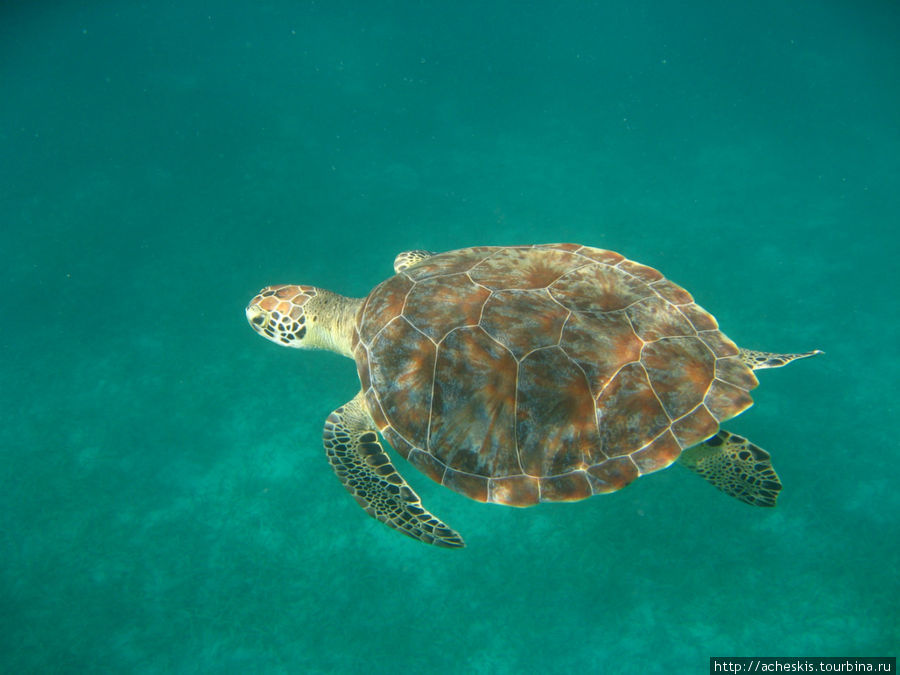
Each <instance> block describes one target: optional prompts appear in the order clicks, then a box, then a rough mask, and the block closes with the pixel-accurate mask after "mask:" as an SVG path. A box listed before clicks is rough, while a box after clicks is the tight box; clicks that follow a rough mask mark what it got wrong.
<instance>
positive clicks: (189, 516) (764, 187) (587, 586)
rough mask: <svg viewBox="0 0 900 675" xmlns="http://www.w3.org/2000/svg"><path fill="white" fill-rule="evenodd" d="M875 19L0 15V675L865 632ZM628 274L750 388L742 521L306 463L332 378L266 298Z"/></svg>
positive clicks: (734, 8) (880, 391) (461, 11)
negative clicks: (621, 257)
mask: <svg viewBox="0 0 900 675" xmlns="http://www.w3.org/2000/svg"><path fill="white" fill-rule="evenodd" d="M898 28H900V11H898V9H897V5H896V4H895V3H889V2H875V1H872V2H837V1H825V2H807V1H800V2H790V3H785V2H780V1H779V2H776V1H769V0H764V1H763V2H756V3H715V2H707V3H701V2H686V3H667V2H648V1H640V0H639V1H638V2H618V1H613V2H602V3H591V2H561V3H522V2H490V3H440V2H437V3H418V2H383V3H368V2H365V3H364V2H355V3H352V2H351V3H346V2H324V1H320V2H289V1H285V0H274V1H272V2H264V3H239V2H233V3H221V2H202V1H197V0H192V1H189V2H163V3H145V4H143V5H140V4H138V3H115V2H94V3H89V2H88V3H63V2H43V3H41V2H33V3H28V2H11V3H4V4H3V5H2V7H0V122H2V124H0V158H2V161H0V221H2V230H0V274H2V278H3V299H4V300H3V307H4V310H3V312H2V318H0V322H2V332H0V346H2V361H0V377H2V389H0V397H2V407H0V410H2V413H0V414H2V420H0V478H2V484H0V488H2V489H0V670H2V671H5V672H10V673H23V672H39V673H50V672H73V673H74V672H78V673H84V672H148V673H173V672H178V673H182V672H183V673H192V672H242V673H246V672H309V673H325V672H329V673H331V672H347V673H354V672H366V673H379V672H384V673H419V672H460V673H463V672H464V673H492V674H494V673H496V674H502V673H524V672H543V673H572V672H607V673H630V672H643V673H654V672H667V673H668V672H684V673H689V672H696V673H702V672H707V668H708V657H709V656H712V655H746V656H750V655H761V656H766V655H768V656H776V655H782V656H784V655H795V656H796V655H819V656H853V655H896V654H897V652H898V646H900V609H898V596H900V573H898V563H900V555H898V553H900V550H898V549H900V497H898V494H900V493H898V490H897V485H898V474H900V471H898V465H900V452H898V442H897V412H898V405H897V400H898V395H897V380H898V358H897V348H898V344H900V340H898V312H897V291H898V287H900V283H898V272H897V270H896V265H897V259H898V234H897V227H898V223H900V206H898V194H900V180H898V178H900V171H898V159H897V158H898V157H900V143H898V140H900V139H898V136H900V133H898V119H900V118H898V110H900V95H898V94H900V77H898V76H900V41H898V40H897V37H896V36H897V34H898ZM554 241H575V242H580V243H584V244H590V245H593V246H598V247H604V248H610V249H614V250H617V251H620V252H622V253H624V254H626V255H627V256H628V257H630V258H632V259H636V260H639V261H641V262H644V263H647V264H650V265H653V266H655V267H658V268H660V269H662V271H663V272H664V273H665V274H666V275H667V276H668V277H669V278H671V279H673V280H674V281H676V282H678V283H680V284H682V285H684V286H685V287H687V288H688V289H690V290H691V291H692V293H693V294H694V296H695V297H696V298H697V300H698V302H700V303H701V304H702V305H703V306H705V307H707V308H708V309H709V310H710V311H712V312H714V313H715V315H716V316H717V318H718V319H719V322H720V324H721V326H722V328H723V330H725V331H726V332H727V333H728V335H729V336H731V337H732V338H733V339H734V340H736V341H737V342H738V343H740V344H742V345H745V346H748V347H756V348H761V349H771V350H785V351H790V350H805V349H812V348H820V349H824V350H825V351H826V352H827V355H826V356H824V357H820V358H818V359H814V360H809V361H805V362H801V363H797V364H793V365H791V366H790V367H789V368H785V369H783V370H779V371H768V372H762V373H760V379H761V381H762V386H761V387H760V388H759V389H758V390H757V391H756V392H755V399H756V406H755V407H754V408H752V409H751V410H750V411H748V412H747V413H745V414H743V415H741V416H740V417H739V418H737V419H735V420H733V421H731V422H730V423H729V424H728V428H729V429H731V430H732V431H735V432H738V433H741V434H744V435H746V436H748V437H750V438H752V439H753V440H754V441H755V442H756V443H757V444H759V445H760V446H762V447H763V448H766V449H767V450H769V451H770V452H771V453H772V455H773V458H774V462H775V466H776V468H777V469H778V471H779V473H780V475H781V478H782V480H783V482H784V485H785V487H784V490H783V492H782V496H781V498H780V500H779V505H778V507H777V508H775V509H772V510H766V509H758V508H752V507H749V506H746V505H744V504H741V503H739V502H738V501H736V500H733V499H729V498H727V497H726V496H724V495H723V494H721V493H719V492H717V491H716V490H714V489H713V488H711V487H710V486H709V485H707V484H706V483H705V482H704V481H702V480H698V479H697V478H696V477H694V476H692V475H691V474H690V473H689V472H688V471H685V470H684V469H683V468H681V467H678V466H675V467H672V468H671V469H668V470H666V471H662V472H659V473H656V474H653V475H651V476H648V477H646V478H643V479H641V480H639V481H637V482H636V483H634V484H632V485H631V486H629V487H628V488H626V489H625V490H622V491H620V492H617V493H615V494H612V495H607V496H603V497H596V498H594V499H590V500H586V501H583V502H579V503H575V504H551V505H543V506H540V507H537V508H533V509H526V510H516V509H510V508H503V507H497V506H491V505H484V504H479V503H476V502H473V501H470V500H467V499H465V498H464V497H462V496H460V495H457V494H456V493H453V492H451V491H449V490H447V489H444V488H441V487H440V486H439V485H437V484H435V483H432V482H431V481H430V480H429V479H428V478H427V477H425V476H423V475H422V474H419V473H417V472H416V471H415V470H414V469H413V468H412V467H411V466H409V465H408V464H407V463H406V462H405V461H404V460H402V459H401V458H399V457H397V458H396V462H397V466H398V467H399V468H400V470H401V472H402V473H404V474H405V475H406V476H407V478H408V479H409V480H410V482H411V483H412V484H413V486H414V487H415V489H416V490H417V491H419V493H420V494H421V496H422V498H423V501H424V503H425V504H426V506H428V507H429V508H430V509H431V510H432V511H434V512H435V513H436V514H437V515H439V516H440V517H441V518H443V519H444V520H446V521H447V522H448V523H450V524H451V525H452V526H453V527H455V528H457V529H458V530H459V531H460V532H461V533H462V534H463V535H464V536H465V537H466V540H467V543H468V547H467V548H466V549H465V550H462V551H459V550H456V551H453V550H441V549H437V548H434V547H429V546H425V545H422V544H420V543H418V542H414V541H413V540H411V539H407V538H406V537H403V536H400V535H399V534H397V533H395V532H393V531H391V530H389V529H388V528H386V527H384V526H383V525H381V524H379V523H378V522H376V521H375V520H372V519H370V518H368V517H366V515H365V514H364V513H363V512H362V510H361V509H359V507H358V506H357V505H356V503H355V502H354V500H353V499H352V498H351V497H350V496H349V495H348V494H347V493H346V492H345V491H344V489H343V488H342V487H341V485H340V483H339V482H338V481H337V480H336V479H335V477H334V476H333V475H332V472H331V471H330V469H329V467H328V464H327V462H326V461H325V458H324V455H323V451H322V448H321V429H322V423H323V421H324V419H325V417H326V416H327V415H328V413H329V412H330V411H331V410H332V409H334V408H335V407H337V406H338V405H340V404H341V403H343V402H345V401H346V400H347V399H349V398H350V397H351V396H352V395H353V394H354V393H355V392H356V390H357V386H358V382H357V378H356V374H355V370H354V368H353V364H352V363H350V362H349V361H346V360H344V359H342V358H340V357H339V356H335V355H332V354H328V353H302V352H296V351H288V350H285V349H279V348H277V347H276V346H274V345H272V344H269V343H266V342H264V341H262V340H260V338H259V337H257V336H256V335H255V334H254V333H253V331H251V330H250V329H249V327H248V326H247V324H246V321H245V318H244V315H243V309H244V306H245V304H246V302H247V301H248V299H249V298H250V297H252V295H253V294H254V293H255V292H256V291H257V290H258V289H259V288H260V287H262V286H263V285H265V284H267V283H274V282H287V281H291V282H297V283H309V284H315V285H319V286H322V287H326V288H330V289H332V290H335V291H339V292H342V293H345V294H348V295H354V296H362V295H365V294H366V293H367V292H368V291H369V290H370V289H371V288H372V287H373V286H375V284H377V283H378V282H379V281H381V280H382V279H384V278H386V277H387V276H388V275H389V274H390V273H391V261H392V260H393V258H394V255H395V254H396V253H397V252H399V251H401V250H405V249H411V248H426V249H431V250H437V251H443V250H449V249H454V248H460V247H464V246H470V245H475V244H525V243H540V242H554Z"/></svg>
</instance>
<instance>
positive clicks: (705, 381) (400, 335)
mask: <svg viewBox="0 0 900 675" xmlns="http://www.w3.org/2000/svg"><path fill="white" fill-rule="evenodd" d="M351 346H352V349H353V354H354V356H355V358H356V363H357V366H358V370H359V376H360V379H361V381H362V389H363V392H364V394H365V398H366V401H367V404H368V408H369V410H370V412H371V414H372V416H373V418H374V421H375V423H376V425H377V426H378V428H379V430H380V431H381V433H382V434H383V435H384V436H385V437H386V438H387V439H388V440H389V441H390V443H391V445H393V446H394V448H396V449H397V450H398V451H399V452H400V453H402V454H403V455H404V456H405V457H406V458H407V459H408V460H409V461H410V462H411V463H412V464H413V465H415V466H416V467H418V468H419V469H420V470H421V471H422V472H424V473H425V474H426V475H428V476H430V477H431V478H433V479H434V480H436V481H438V482H439V483H441V484H443V485H445V486H447V487H449V488H451V489H453V490H456V491H457V492H460V493H462V494H464V495H467V496H469V497H471V498H473V499H476V500H480V501H490V502H497V503H501V504H509V505H513V506H529V505H532V504H535V503H537V502H541V501H570V500H578V499H584V498H586V497H590V496H591V495H592V494H599V493H605V492H612V491H614V490H618V489H620V488H622V487H624V486H625V485H627V484H628V483H630V482H631V481H633V480H634V479H635V478H637V477H639V476H641V475H643V474H647V473H651V472H653V471H658V470H659V469H663V468H665V467H667V466H669V465H670V464H671V463H672V462H673V461H675V460H676V459H677V458H678V456H679V455H680V453H681V452H682V450H684V449H686V448H689V447H691V446H693V445H696V444H697V443H699V442H701V441H703V440H705V439H707V438H709V437H710V436H712V435H713V434H715V433H716V431H717V430H718V425H719V422H721V421H723V420H726V419H729V418H731V417H734V416H735V415H737V414H738V413H740V412H741V411H742V410H744V409H746V408H747V407H749V406H750V405H751V404H752V400H751V398H750V395H749V394H748V392H749V391H750V390H751V389H753V388H754V387H756V385H757V379H756V377H755V375H754V374H753V372H752V371H751V370H750V368H748V366H747V365H745V364H744V363H743V362H742V360H741V359H740V358H739V356H738V355H739V350H738V348H737V347H736V346H735V344H734V343H733V342H732V341H731V340H729V339H728V338H727V337H725V336H724V335H723V334H722V333H721V332H720V331H719V330H718V326H717V324H716V321H715V319H714V318H713V317H712V316H711V315H710V314H709V313H707V312H706V311H705V310H703V309H702V308H701V307H699V306H698V305H697V304H695V303H694V301H693V299H692V298H691V295H690V294H689V293H688V292H687V291H685V290H684V289H682V288H681V287H680V286H677V285H676V284H674V283H672V282H670V281H668V280H666V279H665V278H664V277H663V275H662V274H660V273H659V272H657V271H656V270H655V269H653V268H651V267H647V266H644V265H640V264H637V263H634V262H632V261H630V260H628V259H626V258H624V257H623V256H621V255H619V254H617V253H613V252H611V251H605V250H601V249H596V248H591V247H588V246H578V245H566V244H561V245H545V246H521V247H479V248H469V249H462V250H458V251H452V252H450V253H444V254H439V255H435V256H432V257H429V258H427V259H425V260H423V261H422V262H419V263H418V264H415V265H413V266H411V267H409V268H407V269H405V270H403V271H402V272H401V273H400V274H397V275H396V276H393V277H391V278H390V279H388V280H387V281H385V282H384V283H382V284H381V285H379V286H378V287H377V288H375V290H373V291H372V293H371V294H370V295H369V296H368V298H367V299H366V301H365V302H364V304H363V305H362V308H361V309H360V312H359V315H358V316H357V330H356V332H355V334H354V336H353V341H352V345H351Z"/></svg>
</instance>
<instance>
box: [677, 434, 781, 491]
mask: <svg viewBox="0 0 900 675" xmlns="http://www.w3.org/2000/svg"><path fill="white" fill-rule="evenodd" d="M678 461H679V462H680V463H681V465H682V466H686V467H687V468H688V469H690V470H691V471H693V472H694V473H696V474H698V475H699V476H702V477H703V478H705V479H706V480H708V481H709V482H710V483H712V484H713V485H715V486H716V487H717V488H719V489H720V490H722V492H724V493H725V494H729V495H731V496H732V497H735V498H737V499H740V500H741V501H742V502H745V503H747V504H752V505H753V506H775V500H776V499H777V498H778V491H779V490H781V481H780V480H779V479H778V474H777V473H775V469H773V468H772V462H771V461H770V457H769V453H768V452H766V451H765V450H763V449H762V448H759V447H757V446H755V445H754V444H753V443H751V442H750V441H748V440H747V439H746V438H743V437H741V436H738V435H737V434H732V433H730V432H728V431H722V430H720V431H719V432H718V433H717V434H716V435H715V436H713V437H711V438H708V439H706V440H705V441H703V442H702V443H700V444H699V445H695V446H694V447H692V448H688V449H687V450H685V451H684V452H682V453H681V457H679V458H678Z"/></svg>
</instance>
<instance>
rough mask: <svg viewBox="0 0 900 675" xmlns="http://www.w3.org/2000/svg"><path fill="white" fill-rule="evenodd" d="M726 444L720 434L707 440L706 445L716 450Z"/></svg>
mask: <svg viewBox="0 0 900 675" xmlns="http://www.w3.org/2000/svg"><path fill="white" fill-rule="evenodd" d="M724 442H725V440H724V439H723V438H722V434H721V432H720V433H718V434H716V435H715V436H713V437H711V438H708V439H706V444H707V445H710V446H712V447H714V448H717V447H719V446H720V445H722V443H724Z"/></svg>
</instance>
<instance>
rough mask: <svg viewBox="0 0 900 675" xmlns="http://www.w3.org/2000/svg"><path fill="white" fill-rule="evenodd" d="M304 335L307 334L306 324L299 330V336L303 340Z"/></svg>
mask: <svg viewBox="0 0 900 675" xmlns="http://www.w3.org/2000/svg"><path fill="white" fill-rule="evenodd" d="M304 335H306V326H304V327H303V328H301V329H300V330H299V331H298V332H297V338H298V339H300V340H302V339H303V336H304Z"/></svg>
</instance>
